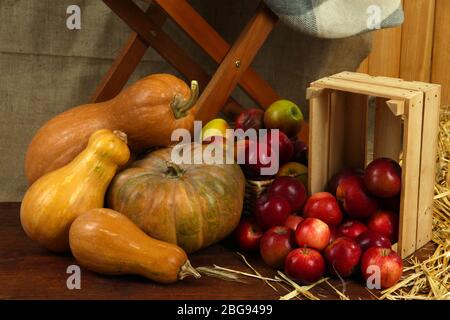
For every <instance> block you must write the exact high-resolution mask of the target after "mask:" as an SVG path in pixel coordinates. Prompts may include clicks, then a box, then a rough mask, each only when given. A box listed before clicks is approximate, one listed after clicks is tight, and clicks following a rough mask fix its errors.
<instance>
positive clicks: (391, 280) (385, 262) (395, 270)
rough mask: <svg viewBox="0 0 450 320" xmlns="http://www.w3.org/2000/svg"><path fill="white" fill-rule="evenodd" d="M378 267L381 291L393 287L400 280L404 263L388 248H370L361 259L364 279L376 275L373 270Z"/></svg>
mask: <svg viewBox="0 0 450 320" xmlns="http://www.w3.org/2000/svg"><path fill="white" fill-rule="evenodd" d="M374 267H378V270H379V276H380V286H381V288H380V289H387V288H390V287H392V286H393V285H394V284H396V283H397V282H398V280H400V278H401V276H402V273H403V262H402V259H401V258H400V256H399V255H398V254H397V253H396V252H395V251H393V250H391V249H388V248H380V247H373V248H369V249H368V250H367V251H366V252H365V253H364V255H363V257H362V259H361V272H362V275H363V277H364V279H366V280H367V279H368V278H369V277H370V276H371V275H373V274H374V272H376V271H374V270H373V268H374Z"/></svg>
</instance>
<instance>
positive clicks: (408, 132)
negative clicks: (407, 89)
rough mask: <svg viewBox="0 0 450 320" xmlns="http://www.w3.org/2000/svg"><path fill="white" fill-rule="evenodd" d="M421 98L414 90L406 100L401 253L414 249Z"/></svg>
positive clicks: (408, 252) (400, 232) (419, 155)
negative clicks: (413, 93)
mask: <svg viewBox="0 0 450 320" xmlns="http://www.w3.org/2000/svg"><path fill="white" fill-rule="evenodd" d="M423 100H424V99H423V94H422V93H421V92H417V93H416V94H415V96H414V97H413V98H412V99H410V100H408V101H407V107H406V112H405V120H404V130H403V166H402V190H401V206H400V228H399V251H400V255H401V256H402V257H406V256H409V255H410V254H412V253H413V252H414V251H415V250H416V232H417V209H418V198H419V193H418V191H419V177H420V158H421V143H422V112H423V102H424V101H423Z"/></svg>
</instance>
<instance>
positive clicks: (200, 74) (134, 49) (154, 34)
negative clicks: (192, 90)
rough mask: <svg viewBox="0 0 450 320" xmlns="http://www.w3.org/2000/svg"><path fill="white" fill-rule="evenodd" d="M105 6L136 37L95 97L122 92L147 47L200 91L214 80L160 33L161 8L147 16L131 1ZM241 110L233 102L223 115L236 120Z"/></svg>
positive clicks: (116, 0) (108, 0) (114, 0)
mask: <svg viewBox="0 0 450 320" xmlns="http://www.w3.org/2000/svg"><path fill="white" fill-rule="evenodd" d="M104 2H105V3H106V4H107V5H108V6H109V7H110V8H111V9H112V11H114V12H115V13H116V14H117V15H118V16H119V17H120V18H122V20H124V21H125V23H127V24H128V25H129V26H130V28H131V29H133V30H134V33H133V34H132V36H131V37H130V40H129V41H128V43H127V45H125V46H124V48H123V49H122V53H121V54H120V55H119V56H118V58H117V59H116V61H115V62H114V64H113V66H112V67H111V68H110V70H109V72H108V74H107V75H106V76H105V78H104V80H103V81H102V83H101V85H100V86H99V87H98V88H97V90H96V94H95V96H99V95H100V94H101V93H102V92H106V91H108V92H109V91H111V94H108V95H106V94H105V93H102V94H101V96H102V97H106V96H107V97H108V99H110V98H112V97H114V96H115V95H116V94H117V93H118V92H119V91H120V90H121V89H122V88H123V86H124V85H125V84H126V82H127V80H128V78H129V77H130V76H131V73H132V72H133V71H134V70H135V68H136V67H137V65H138V63H139V61H140V60H141V59H142V57H143V55H144V53H145V50H141V49H143V47H144V46H145V49H146V48H148V46H151V47H153V48H154V49H155V50H156V51H157V52H158V53H159V54H160V55H161V56H162V57H163V58H164V59H165V60H166V61H167V62H169V63H170V64H171V65H172V66H173V67H174V68H175V69H176V70H178V71H179V72H180V73H182V74H183V75H185V76H186V77H187V78H188V79H191V80H193V79H195V80H197V81H198V83H199V85H200V87H201V88H205V87H206V85H207V84H208V82H209V81H210V79H211V77H210V76H209V75H208V73H207V72H206V71H204V70H203V69H202V68H201V67H200V66H199V65H198V64H197V63H196V62H195V61H194V60H192V58H191V57H189V56H188V55H187V54H186V53H185V52H184V50H183V49H181V48H180V47H179V46H178V45H177V44H176V43H175V42H174V41H173V40H172V39H171V38H170V37H169V36H168V35H167V34H166V33H165V32H164V31H163V30H162V29H161V27H162V25H163V24H164V21H165V17H166V15H165V13H164V11H163V10H162V9H161V8H160V7H158V6H151V7H149V9H148V10H147V13H144V12H142V10H141V9H140V8H139V7H138V6H136V5H135V4H134V3H133V2H132V1H123V0H104ZM137 56H139V59H137ZM115 78H120V79H121V80H122V81H120V82H119V83H116V82H114V81H111V80H110V79H115ZM105 84H106V85H105ZM104 100H107V99H104ZM96 101H99V100H96ZM242 110H243V108H242V107H241V106H240V105H239V104H238V103H237V102H236V101H235V100H233V99H231V98H230V99H228V101H227V102H226V103H225V107H224V110H223V111H224V112H225V113H227V114H228V115H229V116H231V117H234V116H236V115H237V114H239V113H240V112H241V111H242Z"/></svg>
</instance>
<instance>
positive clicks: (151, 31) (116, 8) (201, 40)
mask: <svg viewBox="0 0 450 320" xmlns="http://www.w3.org/2000/svg"><path fill="white" fill-rule="evenodd" d="M103 2H104V3H105V4H106V5H107V6H108V7H110V8H111V10H112V11H113V12H115V13H116V14H117V15H118V16H119V17H120V18H121V19H122V20H123V21H124V22H125V23H127V24H128V26H129V27H130V28H131V29H132V30H133V31H134V32H133V33H132V34H131V36H130V38H129V39H128V41H127V43H126V44H125V46H124V47H123V48H122V50H121V52H120V54H119V55H118V57H117V58H116V60H115V61H114V63H113V65H112V66H111V68H110V69H109V71H108V72H107V74H106V75H105V76H104V78H103V79H102V81H101V83H100V84H99V86H98V87H97V89H96V90H95V92H94V94H93V95H92V97H91V101H92V102H100V101H105V100H109V99H111V98H113V97H114V96H116V95H117V94H118V93H119V92H120V90H122V88H123V87H124V86H125V84H126V83H127V81H128V79H129V77H130V76H131V74H132V73H133V71H134V70H135V69H136V67H137V66H138V64H139V62H140V61H141V59H142V58H143V56H144V54H145V52H146V50H147V49H148V47H149V46H151V47H153V48H154V49H155V50H156V51H157V52H158V53H159V54H160V55H161V56H162V57H163V58H164V59H165V60H167V62H169V63H170V64H171V65H172V66H173V67H174V68H175V69H176V70H178V71H179V72H180V73H181V74H183V75H184V76H186V77H187V78H188V79H190V80H197V81H198V83H199V85H200V88H201V89H203V90H202V91H203V92H202V94H201V96H200V98H199V101H198V107H197V110H198V111H197V119H199V120H203V121H208V120H210V119H212V118H213V117H214V116H215V115H216V114H217V113H218V112H219V111H220V110H221V108H222V107H223V111H224V112H225V113H226V114H228V115H230V116H232V117H233V116H235V115H236V114H238V113H239V112H241V111H242V109H243V108H242V107H241V106H240V105H239V104H238V103H237V102H236V101H235V100H233V99H232V98H230V95H231V93H232V91H233V90H234V88H235V87H236V85H239V86H240V87H241V88H242V89H243V90H244V91H245V92H246V93H247V94H248V95H249V96H250V97H251V98H252V99H253V100H254V101H255V102H256V103H257V104H258V105H259V106H260V107H262V108H267V107H268V106H269V105H270V104H271V103H272V102H274V101H276V100H278V99H279V96H278V94H277V93H276V92H275V90H274V89H273V88H272V87H271V86H270V85H269V84H268V83H267V82H266V81H265V80H263V79H262V78H261V77H260V76H259V75H258V74H257V73H256V72H255V71H254V70H253V69H252V68H251V67H250V64H251V62H252V60H253V59H254V57H255V55H256V54H257V52H258V50H259V49H260V47H261V46H262V45H263V43H264V41H265V39H266V38H267V36H268V35H269V34H270V32H271V31H272V29H273V28H274V26H275V24H276V22H277V20H278V18H277V17H276V15H275V14H274V13H272V12H271V11H270V10H269V9H268V8H267V7H266V6H265V5H264V4H262V3H261V4H260V5H259V7H258V9H257V11H256V14H255V15H254V17H253V18H252V19H251V20H250V22H249V23H248V24H247V26H246V27H245V28H244V30H243V31H242V33H241V34H240V36H239V37H238V39H237V40H236V42H235V43H234V44H233V46H230V45H229V44H228V43H227V42H226V41H225V40H224V39H223V38H222V37H221V36H220V35H219V34H218V33H217V32H216V31H215V30H214V28H212V27H211V26H210V25H209V24H208V23H207V22H206V20H205V19H203V17H201V16H200V15H199V14H198V13H197V12H196V11H195V10H194V9H193V8H192V7H191V6H190V4H189V3H188V2H187V1H186V0H154V1H153V3H152V4H151V5H150V6H149V8H148V9H147V11H146V12H144V11H142V10H141V9H140V8H139V7H138V6H137V5H136V4H135V3H134V2H133V1H132V0H103ZM167 17H170V18H171V19H172V20H173V21H174V22H175V23H176V24H177V25H178V26H179V27H180V28H181V29H182V30H183V31H184V32H185V33H186V34H187V35H188V36H189V37H190V38H191V39H192V40H194V41H195V42H196V43H197V44H198V45H199V46H200V47H201V48H202V49H203V51H205V52H206V53H207V54H208V55H209V56H210V57H211V58H212V59H213V60H214V61H215V62H217V63H218V64H219V66H218V68H217V70H216V72H215V74H214V75H213V76H212V77H210V76H209V75H208V73H206V72H205V71H204V70H203V69H202V67H201V66H199V65H198V64H197V63H196V62H195V61H194V60H193V59H192V58H191V57H189V56H188V55H187V54H186V53H185V52H184V51H183V49H181V48H180V47H179V46H178V45H177V44H176V43H175V42H174V41H173V40H172V39H171V38H170V37H169V36H168V35H167V33H165V32H164V31H163V30H162V25H163V24H164V22H165V21H166V19H167Z"/></svg>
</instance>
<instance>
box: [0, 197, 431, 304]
mask: <svg viewBox="0 0 450 320" xmlns="http://www.w3.org/2000/svg"><path fill="white" fill-rule="evenodd" d="M19 210H20V203H0V284H1V285H0V299H152V300H153V299H154V300H156V299H179V300H183V299H278V298H279V296H280V295H282V294H285V293H286V291H284V290H283V289H282V288H280V293H276V292H275V291H273V290H272V289H271V288H270V287H268V286H267V285H266V284H264V282H262V281H260V280H256V279H248V280H247V283H245V284H242V283H237V282H227V281H223V280H219V279H215V278H210V277H202V278H201V279H199V280H194V279H185V280H183V281H180V282H178V283H175V284H172V285H159V284H156V283H153V282H151V281H148V280H146V279H144V278H139V277H134V276H123V277H113V276H104V275H99V274H96V273H93V272H90V271H88V270H86V269H84V268H82V271H81V290H69V289H67V287H66V280H67V277H68V276H69V275H68V274H67V273H66V270H67V267H68V266H69V265H72V264H76V263H77V262H76V261H75V260H74V258H73V257H71V256H70V254H60V255H56V254H53V253H51V252H48V251H46V250H44V249H42V248H40V247H39V246H37V245H36V244H35V243H33V242H32V241H31V240H30V239H28V238H27V236H26V235H25V233H24V232H23V231H22V228H21V226H20V219H19ZM433 248H434V246H433V245H432V244H428V245H427V246H426V247H425V248H424V249H422V250H420V252H419V257H420V256H428V255H429V254H430V253H431V251H432V250H433ZM247 258H248V260H249V261H250V263H251V264H252V265H253V266H254V267H255V268H256V269H257V270H258V271H259V272H260V273H261V274H263V275H265V276H273V275H274V274H275V271H274V270H273V269H270V268H269V267H267V266H265V265H264V263H263V262H262V260H261V259H260V258H259V257H258V255H257V254H254V255H248V256H247ZM190 260H191V261H192V264H193V266H195V267H199V266H212V265H213V264H218V265H221V266H223V267H227V268H232V269H236V270H242V271H245V272H251V270H249V269H248V268H247V267H246V266H245V265H244V264H243V262H242V261H241V260H240V258H239V257H238V256H237V255H236V254H235V253H234V252H233V251H232V250H230V249H229V248H228V247H227V246H225V245H222V244H218V245H214V246H212V247H209V248H206V249H204V250H201V251H200V252H197V253H194V254H192V255H191V256H190ZM332 283H333V285H334V286H335V287H337V288H339V289H342V284H341V282H340V281H339V280H332ZM345 286H346V290H347V294H348V295H349V296H350V297H351V298H352V299H373V296H372V295H371V294H369V293H368V292H367V290H366V289H365V288H364V287H363V285H362V284H361V282H360V280H358V279H355V280H348V281H346V284H345ZM313 292H314V293H315V294H316V295H319V296H320V298H322V299H338V297H337V295H336V294H335V293H334V292H333V291H332V290H331V289H330V288H329V287H328V286H327V285H325V284H321V285H320V286H319V287H318V288H317V289H314V290H313Z"/></svg>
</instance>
